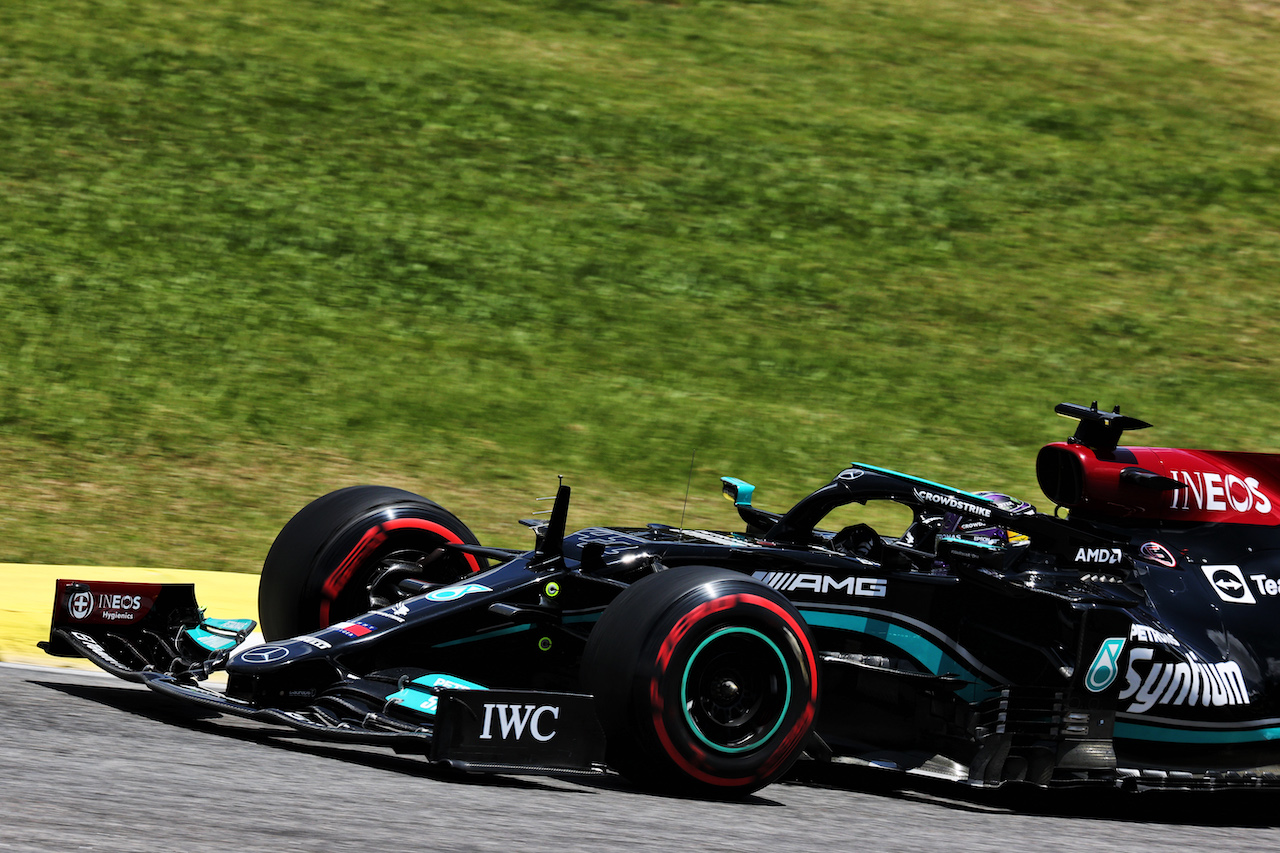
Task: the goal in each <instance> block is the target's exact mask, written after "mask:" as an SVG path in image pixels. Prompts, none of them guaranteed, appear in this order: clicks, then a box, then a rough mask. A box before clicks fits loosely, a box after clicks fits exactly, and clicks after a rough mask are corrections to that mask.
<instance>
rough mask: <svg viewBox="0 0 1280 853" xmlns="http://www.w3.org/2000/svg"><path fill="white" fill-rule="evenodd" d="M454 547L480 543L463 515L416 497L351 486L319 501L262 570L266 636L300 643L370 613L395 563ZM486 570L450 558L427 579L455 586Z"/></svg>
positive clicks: (291, 527)
mask: <svg viewBox="0 0 1280 853" xmlns="http://www.w3.org/2000/svg"><path fill="white" fill-rule="evenodd" d="M449 542H453V543H467V544H471V545H478V544H479V541H478V540H477V539H476V536H475V534H474V533H472V532H471V531H470V530H469V529H468V528H467V526H466V525H465V524H463V523H462V522H461V521H459V520H458V518H457V516H455V515H454V514H453V513H451V512H449V511H448V510H446V509H445V508H444V507H442V506H440V505H439V504H437V503H435V502H433V501H429V500H427V499H426V498H424V497H421V496H419V495H415V494H414V493H413V492H407V491H404V490H403V489H394V488H390V487H388V486H351V487H350V488H346V489H339V490H338V491H336V492H330V493H329V494H327V495H324V496H323V497H320V498H317V499H315V500H314V501H312V502H311V503H309V504H307V506H305V507H303V508H302V509H301V510H300V511H299V512H298V514H297V515H295V516H294V517H293V518H292V519H290V520H289V523H288V524H286V525H285V526H284V528H283V529H281V531H280V533H279V534H278V535H277V536H276V539H275V542H274V543H272V545H271V550H270V551H268V552H267V558H266V561H265V562H264V563H263V564H262V577H261V578H260V579H259V581H258V621H259V622H260V623H261V625H262V635H263V636H264V637H265V638H266V639H267V640H268V641H274V640H281V639H285V638H288V637H296V636H299V635H301V634H308V633H311V632H313V631H317V630H319V629H321V628H324V627H326V626H328V625H333V624H335V623H337V622H342V621H344V620H346V619H350V618H352V617H354V616H358V615H360V614H361V613H366V612H368V611H369V610H371V609H373V608H374V607H375V606H376V602H374V601H373V600H372V597H371V590H370V583H371V582H372V581H373V579H374V577H375V575H376V574H377V573H378V572H379V570H380V569H381V568H383V566H384V565H385V563H386V561H387V560H388V558H392V559H395V560H397V561H398V562H402V563H406V564H409V563H412V562H413V561H414V560H417V559H421V558H423V557H426V556H428V555H430V554H432V553H433V552H435V551H436V550H437V549H439V548H440V547H441V546H442V545H444V544H445V543H449ZM485 568H487V563H486V561H485V560H484V559H483V558H481V557H477V556H474V555H471V554H463V553H460V552H451V553H445V554H443V555H439V556H438V557H437V558H436V559H434V560H432V561H431V562H430V563H429V566H428V569H427V573H426V574H425V576H422V577H421V578H420V579H421V580H425V581H428V582H433V583H442V584H443V583H452V582H454V581H456V580H460V579H461V578H464V577H466V576H467V575H469V574H471V573H473V572H478V571H482V570H483V569H485Z"/></svg>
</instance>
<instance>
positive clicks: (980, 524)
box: [940, 492, 1036, 545]
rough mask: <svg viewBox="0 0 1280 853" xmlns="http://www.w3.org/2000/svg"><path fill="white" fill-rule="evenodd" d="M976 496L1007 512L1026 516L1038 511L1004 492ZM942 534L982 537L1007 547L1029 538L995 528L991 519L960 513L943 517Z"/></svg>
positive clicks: (977, 493) (976, 493)
mask: <svg viewBox="0 0 1280 853" xmlns="http://www.w3.org/2000/svg"><path fill="white" fill-rule="evenodd" d="M974 494H975V495H977V496H978V497H980V498H986V499H987V500H989V501H990V502H991V503H993V504H995V505H996V506H998V507H999V508H1000V509H1002V510H1004V511H1005V512H1011V513H1016V514H1018V515H1024V514H1028V513H1033V512H1035V511H1036V508H1035V507H1034V506H1032V505H1031V504H1029V503H1027V502H1026V501H1020V500H1018V499H1017V498H1015V497H1010V496H1009V495H1006V494H1004V493H1003V492H974ZM940 532H941V533H942V534H943V535H946V534H962V535H964V536H981V537H983V538H986V539H992V540H995V541H996V542H1000V543H1003V544H1005V545H1011V544H1015V543H1021V542H1026V541H1027V537H1026V536H1024V535H1023V534H1021V533H1018V532H1016V531H1010V530H1008V529H1006V528H1004V527H995V526H993V525H992V524H991V521H990V520H989V519H985V518H975V517H974V516H972V515H965V514H964V513H959V512H948V513H947V514H946V515H944V516H943V517H942V530H941V531H940Z"/></svg>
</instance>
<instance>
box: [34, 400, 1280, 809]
mask: <svg viewBox="0 0 1280 853" xmlns="http://www.w3.org/2000/svg"><path fill="white" fill-rule="evenodd" d="M1056 411H1057V412H1058V413H1059V414H1062V415H1065V416H1067V417H1070V418H1074V419H1077V420H1078V421H1079V425H1078V427H1077V429H1076V431H1075V434H1074V435H1073V436H1072V437H1071V438H1070V439H1069V440H1068V441H1065V442H1055V443H1052V444H1049V445H1047V446H1045V447H1044V448H1043V449H1042V450H1041V451H1040V453H1039V456H1038V458H1037V460H1036V473H1037V477H1038V480H1039V482H1040V485H1041V487H1042V488H1043V490H1044V492H1045V494H1046V495H1047V496H1048V498H1049V500H1050V501H1051V502H1052V503H1053V504H1055V505H1056V506H1057V507H1058V508H1059V510H1061V509H1064V508H1065V509H1067V510H1069V514H1068V515H1067V516H1066V517H1060V514H1059V513H1055V514H1053V515H1049V514H1043V513H1039V512H1036V511H1035V510H1034V509H1033V508H1032V507H1031V506H1029V505H1027V504H1025V503H1021V502H1019V501H1016V500H1013V499H1011V498H1009V497H1007V496H1004V495H998V494H994V493H986V492H967V491H961V490H959V489H954V488H950V487H948V486H943V485H940V484H938V483H934V482H930V481H927V480H922V479H919V478H916V477H912V476H907V475H905V474H901V473H897V472H894V471H889V470H885V469H883V468H878V467H875V466H872V465H863V464H855V465H853V466H851V467H849V468H846V469H844V470H842V471H840V472H839V473H838V474H837V475H836V476H835V477H834V478H833V479H832V480H831V481H830V482H829V483H827V484H826V485H824V486H822V487H821V488H819V489H818V490H817V491H815V492H813V493H812V494H811V495H809V496H808V497H806V498H804V499H803V500H801V501H800V502H799V503H798V504H796V505H795V506H794V507H792V508H791V509H790V510H789V511H787V512H785V513H774V512H769V511H766V510H763V509H759V508H757V507H756V506H755V504H754V502H753V498H754V488H753V487H752V486H751V485H750V484H749V483H746V482H744V481H742V480H739V479H735V478H732V477H725V478H723V491H724V492H725V494H726V495H727V496H729V497H730V498H731V499H732V500H733V502H734V504H735V505H736V507H737V512H738V514H739V515H740V517H741V519H742V521H743V522H744V523H745V530H744V531H742V532H721V531H709V530H686V529H682V528H680V527H674V526H668V525H664V524H650V525H648V526H647V527H611V528H605V527H591V528H587V529H585V530H580V531H578V532H576V533H566V519H567V515H568V508H569V488H568V487H567V486H564V485H561V487H560V489H559V492H558V495H557V497H556V500H555V504H554V508H553V510H552V511H551V513H550V516H549V517H548V518H547V519H545V520H540V521H526V522H525V523H526V524H527V525H529V526H530V527H532V528H533V531H534V534H535V542H536V545H535V547H534V548H533V550H530V551H527V552H518V551H512V550H506V549H499V548H491V547H485V546H482V545H481V544H479V543H478V542H477V541H476V538H475V536H473V535H472V533H471V531H469V530H468V529H467V527H466V526H465V525H464V524H463V523H462V522H461V521H459V520H458V519H457V518H456V517H455V516H454V515H452V514H451V513H449V512H448V511H447V510H445V509H443V508H442V507H440V506H439V505H438V504H435V503H432V502H431V501H429V500H426V499H424V498H421V497H418V496H417V495H413V494H411V493H408V492H404V491H400V490H397V489H391V488H385V487H377V486H358V487H353V488H348V489H343V490H340V491H337V492H334V493H332V494H329V495H326V496H324V497H322V498H319V499H318V500H316V501H314V502H313V503H311V504H310V505H308V506H307V507H306V508H304V509H303V510H301V511H300V512H299V513H298V514H297V515H296V516H295V517H294V518H293V519H292V520H291V521H290V522H289V523H288V524H287V525H286V526H285V527H284V529H283V530H282V531H281V532H280V534H279V536H278V537H277V539H276V541H275V543H274V545H273V546H272V548H271V550H270V553H269V554H268V555H267V558H266V562H265V564H264V566H263V570H262V577H261V582H260V597H259V611H260V619H261V622H262V632H263V634H264V636H265V639H266V643H265V644H262V645H256V646H245V645H243V641H244V639H245V637H246V636H247V635H248V633H249V632H250V631H251V630H252V628H253V627H254V623H253V622H251V621H249V620H225V619H210V618H205V617H204V615H203V613H202V611H201V610H200V609H199V607H198V606H197V604H196V600H195V597H194V593H193V590H192V588H191V586H190V585H185V586H184V585H169V584H166V585H147V584H130V583H106V582H95V581H78V580H63V581H59V584H58V589H57V597H56V601H55V605H54V612H53V627H52V630H51V635H50V639H49V641H48V642H47V643H42V644H41V645H42V646H43V647H44V648H45V649H46V650H47V651H48V652H49V653H51V654H55V655H79V656H83V657H86V658H88V659H90V660H91V661H93V662H94V663H96V664H97V665H99V666H100V667H102V668H103V669H106V670H108V671H110V672H112V673H115V674H116V675H118V676H120V677H122V678H125V679H129V680H133V681H137V682H141V683H143V684H145V685H146V686H148V687H149V688H151V689H152V690H155V691H158V692H160V693H162V694H166V695H169V696H173V697H177V698H180V699H183V700H187V701H190V702H196V703H200V704H202V705H205V706H207V707H209V708H212V709H214V710H216V711H219V712H223V713H226V714H233V715H240V716H245V717H251V718H254V719H258V720H263V721H268V722H271V723H275V724H280V725H283V726H287V727H290V728H292V729H295V730H300V731H303V732H306V733H309V734H311V735H314V736H316V737H320V738H328V739H336V740H345V741H354V742H361V743H384V744H387V745H389V746H391V747H393V748H394V749H396V750H397V751H401V752H413V753H419V754H422V755H425V756H426V757H427V759H428V760H430V761H433V762H439V763H442V764H446V765H450V766H453V767H457V768H461V769H464V770H490V771H500V772H501V771H508V772H525V773H528V772H559V773H564V772H601V771H602V770H603V769H604V768H605V767H606V766H607V767H611V768H613V769H614V770H616V771H618V772H620V773H622V774H623V775H625V776H627V777H630V778H631V779H633V780H635V781H636V782H638V783H641V784H643V785H651V786H662V787H663V788H665V789H667V790H670V789H672V788H678V789H683V790H691V791H695V792H698V793H700V794H710V795H721V796H724V795H741V794H744V793H746V792H748V791H753V790H756V789H758V788H760V787H761V786H764V785H766V784H768V783H769V782H771V781H774V780H776V779H778V778H779V777H781V776H782V775H783V774H785V773H786V772H787V771H788V769H789V768H790V767H791V766H792V764H793V762H795V761H796V760H797V759H798V758H799V757H801V756H802V755H803V756H806V757H807V758H809V759H813V760H817V761H829V762H843V763H848V764H855V765H860V766H864V767H878V768H886V769H891V770H898V771H905V772H910V773H915V774H924V775H928V776H932V777H940V778H944V779H950V780H954V781H957V782H961V783H967V784H971V785H978V786H996V785H1001V784H1003V783H1006V782H1015V781H1016V782H1027V783H1033V784H1036V785H1041V786H1067V785H1114V786H1118V787H1123V788H1153V787H1175V788H1186V789H1197V788H1227V787H1237V786H1240V787H1243V786H1247V787H1267V786H1273V785H1276V784H1280V782H1278V781H1277V776H1276V773H1277V765H1278V764H1280V664H1277V661H1280V629H1277V627H1276V625H1277V621H1276V614H1277V608H1280V527H1278V526H1280V456H1276V455H1266V454H1249V453H1227V452H1210V451H1197V450H1176V449H1168V448H1154V447H1120V446H1118V443H1119V439H1120V437H1121V436H1122V434H1123V433H1124V432H1126V431H1129V430H1136V429H1141V428H1145V427H1147V426H1149V424H1147V423H1145V422H1143V421H1140V420H1137V419H1135V418H1132V417H1127V416H1123V415H1120V414H1119V408H1118V407H1117V408H1116V410H1115V411H1113V412H1106V411H1100V410H1099V409H1098V407H1097V404H1096V403H1095V404H1094V405H1093V406H1091V407H1084V406H1077V405H1072V404H1065V403H1064V404H1061V405H1059V406H1058V407H1057V409H1056ZM879 505H885V506H891V507H897V508H900V509H902V511H903V512H904V516H903V518H902V521H903V525H904V529H900V530H895V531H888V530H884V529H881V530H876V529H873V528H872V527H871V526H870V525H869V524H868V523H866V521H856V519H855V520H854V521H855V523H850V524H841V525H839V526H836V525H831V524H830V523H829V521H828V519H830V518H835V517H839V516H840V514H841V513H844V512H847V511H849V510H857V511H859V512H861V511H863V510H865V511H867V512H872V511H873V510H874V508H875V507H877V506H879ZM866 517H867V518H869V519H872V520H874V519H875V518H877V516H875V515H874V513H873V514H872V515H868V516H866ZM824 525H825V527H824ZM826 528H830V529H826ZM882 528H883V525H882ZM215 672H225V673H226V677H227V681H226V687H225V690H219V689H213V688H211V687H209V686H206V685H205V684H202V682H204V681H205V679H206V678H207V677H208V676H210V675H211V674H213V673H215ZM820 706H821V707H820Z"/></svg>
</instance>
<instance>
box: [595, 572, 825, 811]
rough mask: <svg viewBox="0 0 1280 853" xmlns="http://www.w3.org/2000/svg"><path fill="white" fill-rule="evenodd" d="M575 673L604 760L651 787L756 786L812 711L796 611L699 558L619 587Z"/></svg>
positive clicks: (721, 791)
mask: <svg viewBox="0 0 1280 853" xmlns="http://www.w3.org/2000/svg"><path fill="white" fill-rule="evenodd" d="M582 677H583V683H584V685H585V687H586V689H587V690H588V691H590V692H591V693H592V694H594V695H595V697H596V710H597V714H598V716H599V717H600V722H601V725H602V726H603V727H604V729H605V735H606V738H607V743H608V751H609V752H608V757H609V763H610V764H611V765H613V766H614V768H615V769H617V770H618V771H619V772H621V773H622V774H623V775H625V776H627V777H629V778H631V779H632V780H633V781H636V782H638V783H640V784H643V785H646V786H650V787H663V788H667V789H670V788H671V787H672V786H674V787H676V788H678V789H680V790H684V791H689V792H692V793H696V794H701V795H711V796H741V795H745V794H747V793H750V792H751V791H755V790H757V789H759V788H762V787H764V786H765V785H768V784H769V783H770V782H773V781H774V780H776V779H778V778H779V777H781V776H782V775H783V774H784V773H786V771H787V770H788V769H789V768H790V767H791V765H792V763H793V762H794V761H795V760H796V758H798V757H799V755H800V753H801V751H802V750H803V748H804V745H805V742H806V740H807V739H808V737H809V734H810V732H811V731H812V728H813V723H814V719H815V717H816V716H817V709H818V693H819V685H818V674H817V663H816V655H815V653H814V649H813V641H812V639H811V637H810V635H809V631H808V628H807V627H806V625H805V623H804V620H803V619H802V618H801V617H800V615H799V614H798V613H797V612H796V611H795V608H794V607H792V606H791V604H790V603H789V602H788V601H787V600H786V599H785V598H783V597H782V596H780V595H779V594H778V593H776V592H774V591H773V590H772V589H770V588H769V587H767V586H765V585H764V584H762V583H760V582H759V581H756V580H754V579H753V578H750V577H748V576H746V575H743V574H741V573H738V572H734V571H730V570H727V569H720V568H713V567H709V566H687V567H682V568H677V569H670V570H667V571H663V572H659V573H658V574H655V575H651V576H650V577H647V578H644V579H642V580H640V581H638V582H637V583H635V584H634V585H632V586H631V587H630V588H628V589H627V590H626V591H625V592H623V593H622V594H621V595H620V596H618V598H617V599H616V600H615V601H614V602H613V603H612V604H611V605H610V606H609V608H608V609H607V610H606V611H605V613H604V615H603V616H602V617H601V619H600V622H599V623H598V624H597V625H596V627H595V629H594V630H593V631H592V632H591V636H590V638H589V640H588V642H587V649H586V652H585V654H584V656H583V663H582Z"/></svg>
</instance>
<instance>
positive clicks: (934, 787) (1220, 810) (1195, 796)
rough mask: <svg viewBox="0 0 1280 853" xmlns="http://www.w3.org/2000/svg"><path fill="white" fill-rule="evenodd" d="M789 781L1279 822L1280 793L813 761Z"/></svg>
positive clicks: (1132, 813)
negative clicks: (942, 774) (949, 774)
mask: <svg viewBox="0 0 1280 853" xmlns="http://www.w3.org/2000/svg"><path fill="white" fill-rule="evenodd" d="M788 781H790V782H794V783H797V784H804V785H817V786H822V787H827V788H832V789H837V790H848V791H856V792H859V793H871V794H877V795H881V796H885V797H893V798H899V799H909V800H917V801H926V802H931V803H935V804H937V805H939V806H942V807H944V808H950V809H954V810H957V811H970V812H988V813H989V812H1002V813H1006V814H1021V815H1035V816H1041V817H1060V818H1081V819H1088V820H1112V821H1118V822H1124V823H1157V824H1169V825H1176V826H1205V827H1240V828H1265V827H1276V826H1280V810H1277V808H1276V803H1277V798H1280V790H1261V789H1250V790H1240V789H1236V790H1216V791H1159V790H1155V791H1124V790H1120V789H1119V788H1115V787H1110V786H1105V787H1096V788H1055V789H1049V788H1040V787H1036V786H1034V785H1027V784H1007V785H1004V786H1002V787H1000V788H970V787H968V786H966V785H962V784H960V783H957V782H949V781H946V780H942V779H929V778H925V777H915V776H908V775H906V774H903V773H898V772H894V771H889V770H878V769H874V768H863V767H852V766H848V765H836V764H819V763H818V762H808V761H806V762H803V763H802V764H800V765H797V767H796V768H795V769H793V770H792V773H791V775H790V777H789V779H788Z"/></svg>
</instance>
